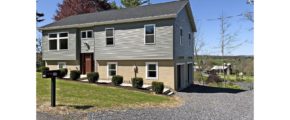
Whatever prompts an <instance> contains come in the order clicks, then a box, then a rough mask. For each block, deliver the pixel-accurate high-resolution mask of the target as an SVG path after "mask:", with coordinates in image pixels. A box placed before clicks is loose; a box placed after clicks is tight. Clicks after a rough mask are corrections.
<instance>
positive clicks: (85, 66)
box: [80, 53, 94, 74]
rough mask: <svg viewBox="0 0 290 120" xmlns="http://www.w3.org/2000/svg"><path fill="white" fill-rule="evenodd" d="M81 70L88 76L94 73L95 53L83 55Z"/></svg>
mask: <svg viewBox="0 0 290 120" xmlns="http://www.w3.org/2000/svg"><path fill="white" fill-rule="evenodd" d="M80 68H81V72H82V74H86V73H89V72H93V71H94V54H93V53H81V59H80Z"/></svg>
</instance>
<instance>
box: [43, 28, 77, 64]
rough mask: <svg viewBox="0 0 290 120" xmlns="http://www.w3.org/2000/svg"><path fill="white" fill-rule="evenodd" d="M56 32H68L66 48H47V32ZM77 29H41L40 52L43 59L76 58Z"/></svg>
mask: <svg viewBox="0 0 290 120" xmlns="http://www.w3.org/2000/svg"><path fill="white" fill-rule="evenodd" d="M57 32H68V33H69V39H68V50H51V51H50V50H48V48H49V46H48V42H49V41H48V33H57ZM76 32H77V30H76V29H65V30H54V31H42V36H43V38H42V52H43V60H77V59H78V56H79V54H77V53H79V52H78V51H79V50H78V48H77V43H78V39H77V35H76Z"/></svg>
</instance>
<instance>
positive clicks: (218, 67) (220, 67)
mask: <svg viewBox="0 0 290 120" xmlns="http://www.w3.org/2000/svg"><path fill="white" fill-rule="evenodd" d="M227 68H228V67H227V66H216V65H215V66H213V67H212V68H211V70H223V69H227Z"/></svg>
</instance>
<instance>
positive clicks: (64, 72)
mask: <svg viewBox="0 0 290 120" xmlns="http://www.w3.org/2000/svg"><path fill="white" fill-rule="evenodd" d="M66 74H67V68H61V69H59V75H58V77H59V78H63V77H64V76H66Z"/></svg>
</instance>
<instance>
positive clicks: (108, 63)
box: [107, 62, 118, 78]
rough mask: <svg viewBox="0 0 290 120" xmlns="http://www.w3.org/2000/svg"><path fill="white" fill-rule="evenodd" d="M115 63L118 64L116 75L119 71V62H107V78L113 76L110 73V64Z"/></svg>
mask: <svg viewBox="0 0 290 120" xmlns="http://www.w3.org/2000/svg"><path fill="white" fill-rule="evenodd" d="M111 64H115V65H116V75H118V74H117V71H118V62H107V78H111V77H112V76H110V75H109V65H111Z"/></svg>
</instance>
